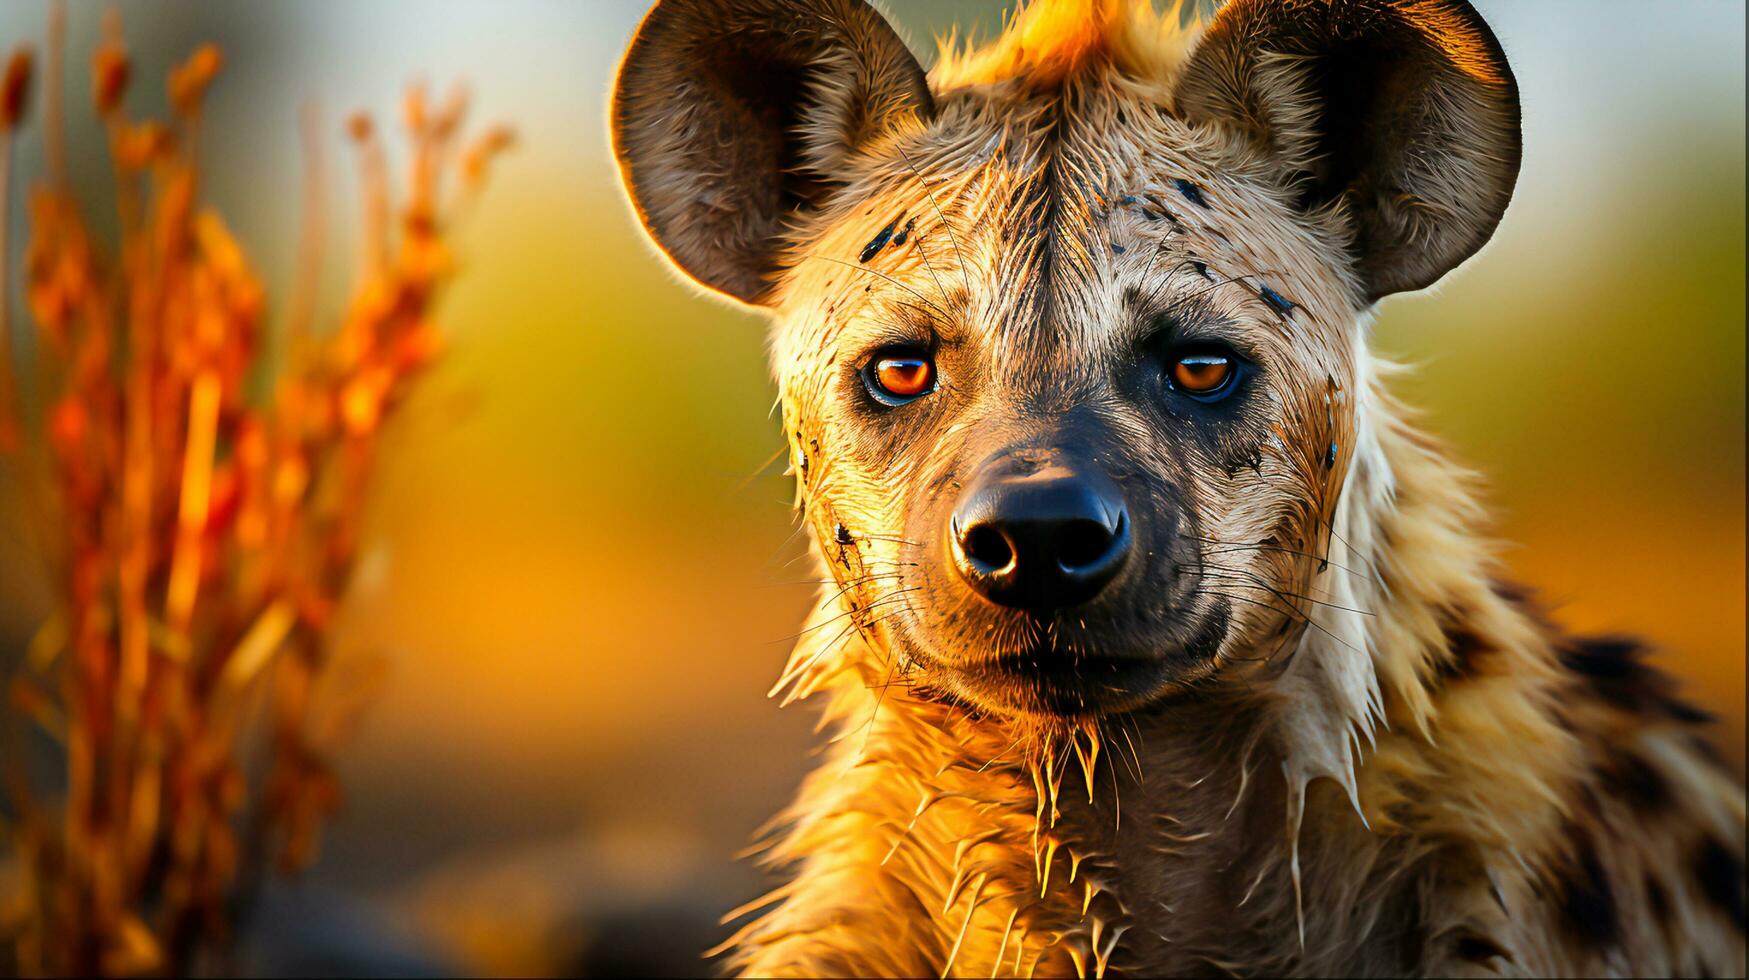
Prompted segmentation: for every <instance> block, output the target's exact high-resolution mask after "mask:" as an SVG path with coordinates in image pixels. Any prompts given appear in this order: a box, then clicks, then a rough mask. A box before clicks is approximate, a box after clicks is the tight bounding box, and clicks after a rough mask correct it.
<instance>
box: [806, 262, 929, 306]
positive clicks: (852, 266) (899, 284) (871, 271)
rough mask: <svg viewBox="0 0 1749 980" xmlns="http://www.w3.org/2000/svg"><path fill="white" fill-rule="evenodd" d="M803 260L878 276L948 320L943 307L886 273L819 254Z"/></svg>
mask: <svg viewBox="0 0 1749 980" xmlns="http://www.w3.org/2000/svg"><path fill="white" fill-rule="evenodd" d="M802 258H807V259H819V260H820V261H822V262H833V263H836V264H838V265H841V266H843V267H845V268H846V269H854V270H856V271H857V272H865V273H867V274H869V275H871V276H878V277H880V278H882V279H885V280H886V281H888V282H890V283H892V284H893V285H895V286H897V287H899V288H900V289H903V290H905V291H906V292H908V293H910V294H911V295H913V296H915V297H917V298H918V299H919V300H921V301H923V304H924V305H925V306H928V307H929V308H930V309H932V310H934V311H935V312H937V313H939V314H941V316H942V318H943V319H948V314H947V311H946V310H944V309H942V308H941V307H939V306H937V305H935V303H934V301H932V300H931V299H930V298H929V297H927V296H925V295H923V294H922V293H920V292H918V291H917V290H916V289H913V288H912V287H911V286H909V285H906V284H905V283H902V282H900V281H899V280H897V279H894V278H893V277H892V276H889V275H887V274H886V273H884V272H880V271H878V270H875V269H870V268H867V267H865V266H860V265H856V264H855V263H851V262H846V261H844V260H843V259H835V258H833V257H831V256H830V255H821V254H819V253H818V252H804V253H802Z"/></svg>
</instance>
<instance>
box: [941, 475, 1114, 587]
mask: <svg viewBox="0 0 1749 980" xmlns="http://www.w3.org/2000/svg"><path fill="white" fill-rule="evenodd" d="M1130 537H1131V535H1130V518H1129V513H1128V511H1127V509H1126V508H1125V506H1124V499H1123V493H1122V491H1121V490H1119V489H1118V486H1117V484H1116V483H1115V482H1113V481H1112V479H1111V477H1109V476H1107V475H1105V474H1104V473H1102V472H1100V471H1099V470H1098V469H1096V468H1084V467H1076V466H1073V465H1070V464H1068V463H1065V462H1063V461H1061V460H1058V459H1051V460H1050V461H1049V462H1047V463H1046V464H1045V465H1038V463H1037V462H1036V460H1034V461H1029V460H1027V459H1026V458H1024V457H1013V456H1000V457H997V458H996V459H994V460H991V461H990V462H988V463H986V464H985V465H984V467H983V468H982V469H981V471H980V473H979V475H978V476H977V477H976V478H974V480H973V481H972V484H971V486H970V487H968V488H967V491H966V495H965V498H964V499H963V500H962V501H961V502H960V505H959V507H958V508H957V509H955V511H954V513H953V518H952V520H951V522H950V526H949V528H948V542H949V551H950V552H951V553H952V556H953V564H954V568H955V569H957V570H958V571H959V573H960V575H961V577H963V578H964V579H965V580H966V583H967V584H969V585H970V586H971V587H972V588H973V589H974V590H976V591H977V592H978V593H979V594H980V595H983V596H984V597H986V598H988V599H989V600H990V601H992V602H995V603H998V604H1000V605H1004V606H1010V607H1013V608H1016V609H1024V610H1027V611H1028V612H1032V613H1047V612H1051V611H1053V610H1057V609H1066V608H1068V607H1070V606H1078V605H1081V604H1082V603H1084V602H1087V601H1088V600H1090V599H1092V598H1093V597H1094V596H1096V595H1098V594H1099V591H1100V590H1101V589H1103V588H1105V586H1106V584H1107V583H1109V582H1110V581H1111V580H1112V579H1113V578H1115V577H1116V576H1117V573H1118V571H1119V570H1120V569H1122V568H1123V564H1124V560H1125V559H1126V558H1128V557H1129V551H1130Z"/></svg>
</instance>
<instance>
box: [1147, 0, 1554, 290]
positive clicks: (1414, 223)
mask: <svg viewBox="0 0 1749 980" xmlns="http://www.w3.org/2000/svg"><path fill="white" fill-rule="evenodd" d="M1174 96H1175V100H1176V102H1177V105H1178V111H1179V112H1180V114H1182V115H1183V116H1184V117H1185V118H1187V119H1190V120H1193V121H1199V122H1213V123H1217V124H1220V125H1225V126H1230V127H1236V128H1237V129H1238V130H1239V131H1240V132H1242V133H1243V134H1244V135H1245V136H1247V137H1248V138H1249V139H1250V141H1251V142H1252V144H1253V145H1254V146H1255V147H1256V148H1257V149H1258V150H1261V151H1262V152H1263V153H1264V154H1266V155H1267V156H1268V157H1269V158H1271V159H1272V160H1273V161H1274V162H1275V163H1276V164H1277V165H1278V166H1281V167H1282V168H1284V170H1285V171H1286V172H1287V173H1288V174H1289V175H1291V176H1294V177H1297V178H1299V179H1300V181H1301V183H1300V184H1299V186H1300V187H1301V188H1302V190H1303V194H1304V197H1303V200H1302V203H1303V204H1304V205H1305V206H1306V207H1308V208H1313V207H1318V206H1320V205H1323V204H1327V203H1330V202H1332V201H1335V200H1338V199H1341V200H1342V201H1343V202H1344V203H1345V205H1346V207H1347V209H1348V213H1349V215H1350V217H1351V219H1352V222H1353V229H1354V235H1355V242H1354V247H1355V251H1356V255H1355V263H1356V269H1357V270H1358V272H1359V275H1360V278H1361V282H1362V284H1363V287H1364V288H1365V289H1366V291H1367V294H1368V297H1367V298H1368V299H1369V300H1376V299H1379V298H1380V297H1382V296H1386V295H1388V294H1390V293H1395V292H1401V291H1403V290H1408V289H1420V288H1422V287H1424V286H1429V285H1432V284H1433V282H1434V281H1436V280H1437V279H1439V277H1440V276H1442V275H1444V274H1445V273H1446V272H1447V271H1449V270H1450V269H1452V268H1453V267H1454V266H1456V265H1457V264H1458V263H1460V262H1462V261H1463V260H1464V259H1466V258H1468V257H1469V256H1470V255H1471V254H1473V253H1474V252H1475V251H1476V250H1477V249H1479V248H1481V247H1482V245H1483V243H1484V242H1486V241H1487V240H1488V238H1489V236H1490V235H1492V234H1493V232H1494V227H1495V226H1496V225H1498V224H1499V223H1500V216H1501V215H1502V214H1503V213H1504V212H1505V210H1506V202H1507V201H1509V200H1510V199H1511V198H1512V186H1513V184H1514V183H1515V182H1516V181H1517V179H1518V164H1519V158H1520V156H1521V151H1522V144H1521V140H1520V135H1519V116H1518V85H1517V83H1516V82H1515V81H1514V80H1513V78H1512V71H1511V69H1509V68H1508V67H1507V65H1506V56H1505V54H1504V53H1503V52H1502V51H1501V50H1500V44H1499V42H1498V41H1496V40H1495V39H1494V35H1493V33H1492V32H1490V31H1489V30H1488V25H1487V24H1485V23H1483V22H1482V18H1481V17H1480V16H1479V15H1477V13H1476V12H1475V10H1474V9H1472V8H1471V7H1470V5H1469V4H1468V3H1464V2H1462V0H1232V2H1231V3H1229V4H1227V6H1226V7H1224V8H1223V9H1222V10H1221V12H1220V13H1219V14H1218V15H1217V16H1216V17H1215V20H1214V22H1213V23H1212V24H1210V25H1209V28H1208V30H1207V31H1206V32H1205V33H1204V35H1203V38H1202V41H1201V42H1200V43H1199V44H1198V46H1197V48H1196V50H1195V51H1194V52H1193V53H1192V55H1191V57H1190V61H1189V63H1188V64H1187V65H1186V67H1185V71H1184V74H1183V76H1182V78H1181V80H1180V82H1179V84H1178V87H1177V89H1176V90H1175V93H1174Z"/></svg>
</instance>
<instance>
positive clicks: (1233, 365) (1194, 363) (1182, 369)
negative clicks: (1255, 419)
mask: <svg viewBox="0 0 1749 980" xmlns="http://www.w3.org/2000/svg"><path fill="white" fill-rule="evenodd" d="M1166 378H1167V382H1168V383H1169V384H1171V386H1172V388H1173V389H1174V390H1176V391H1181V392H1183V393H1184V394H1186V395H1189V396H1190V397H1192V398H1195V399H1197V400H1198V401H1218V400H1220V399H1222V398H1225V397H1227V396H1228V395H1230V394H1232V392H1233V388H1234V383H1235V382H1236V381H1237V380H1238V378H1239V359H1238V357H1237V355H1235V354H1234V353H1233V352H1232V351H1230V350H1228V349H1226V348H1225V347H1219V346H1211V345H1197V346H1195V347H1184V348H1180V349H1178V350H1175V351H1173V352H1172V354H1171V355H1170V357H1169V360H1168V362H1167V368H1166Z"/></svg>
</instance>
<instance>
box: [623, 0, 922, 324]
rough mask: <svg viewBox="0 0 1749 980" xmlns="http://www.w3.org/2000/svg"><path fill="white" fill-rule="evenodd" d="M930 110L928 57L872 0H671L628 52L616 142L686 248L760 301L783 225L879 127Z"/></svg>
mask: <svg viewBox="0 0 1749 980" xmlns="http://www.w3.org/2000/svg"><path fill="white" fill-rule="evenodd" d="M932 111H933V103H932V101H931V98H930V95H929V85H928V82H927V81H926V80H925V79H924V75H923V68H922V67H921V66H920V65H918V64H917V59H916V58H915V57H914V56H913V55H912V54H911V51H910V49H908V48H906V47H905V44H904V42H903V41H901V40H899V36H898V35H897V34H895V33H893V29H892V27H891V26H890V25H888V24H887V22H886V21H885V20H884V19H882V17H881V15H880V14H879V13H877V12H875V10H874V8H872V7H870V6H869V5H868V4H867V3H865V2H863V0H733V2H723V0H661V2H659V3H657V4H656V6H655V8H654V9H652V10H651V11H650V12H649V14H648V15H646V16H645V17H644V22H643V23H642V24H641V25H639V26H638V33H637V36H636V37H634V38H633V39H632V44H631V47H630V48H629V49H628V50H627V51H626V55H625V60H624V61H623V62H621V63H620V68H619V77H618V78H617V79H616V80H615V82H614V90H613V110H612V120H613V149H614V153H615V155H616V156H618V158H619V165H620V174H621V176H622V177H623V178H624V180H625V185H626V191H627V192H628V193H629V194H630V195H631V198H632V203H633V205H634V206H636V208H637V211H638V217H639V218H640V219H642V220H643V223H644V227H645V229H646V230H648V231H649V233H650V237H651V238H652V239H654V240H655V242H656V244H657V245H658V246H660V247H661V248H662V251H664V252H666V253H667V255H668V257H669V258H670V259H672V260H673V261H674V264H675V265H676V266H678V267H679V268H680V270H681V271H682V272H685V273H686V274H687V275H689V276H691V277H692V278H693V279H694V280H696V281H697V282H698V283H699V284H700V285H703V286H706V287H708V288H710V289H713V290H716V291H717V292H720V293H723V294H725V295H728V296H731V297H734V298H735V299H738V300H741V301H742V302H745V303H754V304H763V303H767V302H769V301H770V298H771V289H772V274H773V273H774V272H775V271H776V269H777V266H778V262H779V259H780V257H781V250H782V245H783V236H784V234H785V232H786V230H787V228H786V226H787V225H788V224H789V223H790V222H791V221H793V219H794V218H795V217H796V216H797V215H798V213H801V212H805V211H807V210H809V209H811V208H814V207H817V206H818V205H819V204H820V203H821V201H822V200H823V199H824V198H825V197H826V196H827V195H828V194H830V193H831V192H832V190H833V189H834V187H836V186H837V185H838V184H839V181H840V178H841V176H842V174H843V173H844V170H845V165H846V162H847V161H848V159H849V158H850V157H851V156H852V155H853V154H854V153H856V152H857V151H858V150H859V149H863V148H865V147H866V145H867V144H868V142H869V141H870V140H873V139H875V138H876V137H878V136H880V135H881V134H883V133H887V132H890V131H892V130H894V129H896V128H899V127H902V126H903V125H905V124H906V123H907V122H914V121H917V120H922V119H926V118H927V117H928V116H929V115H930V114H931V113H932Z"/></svg>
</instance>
